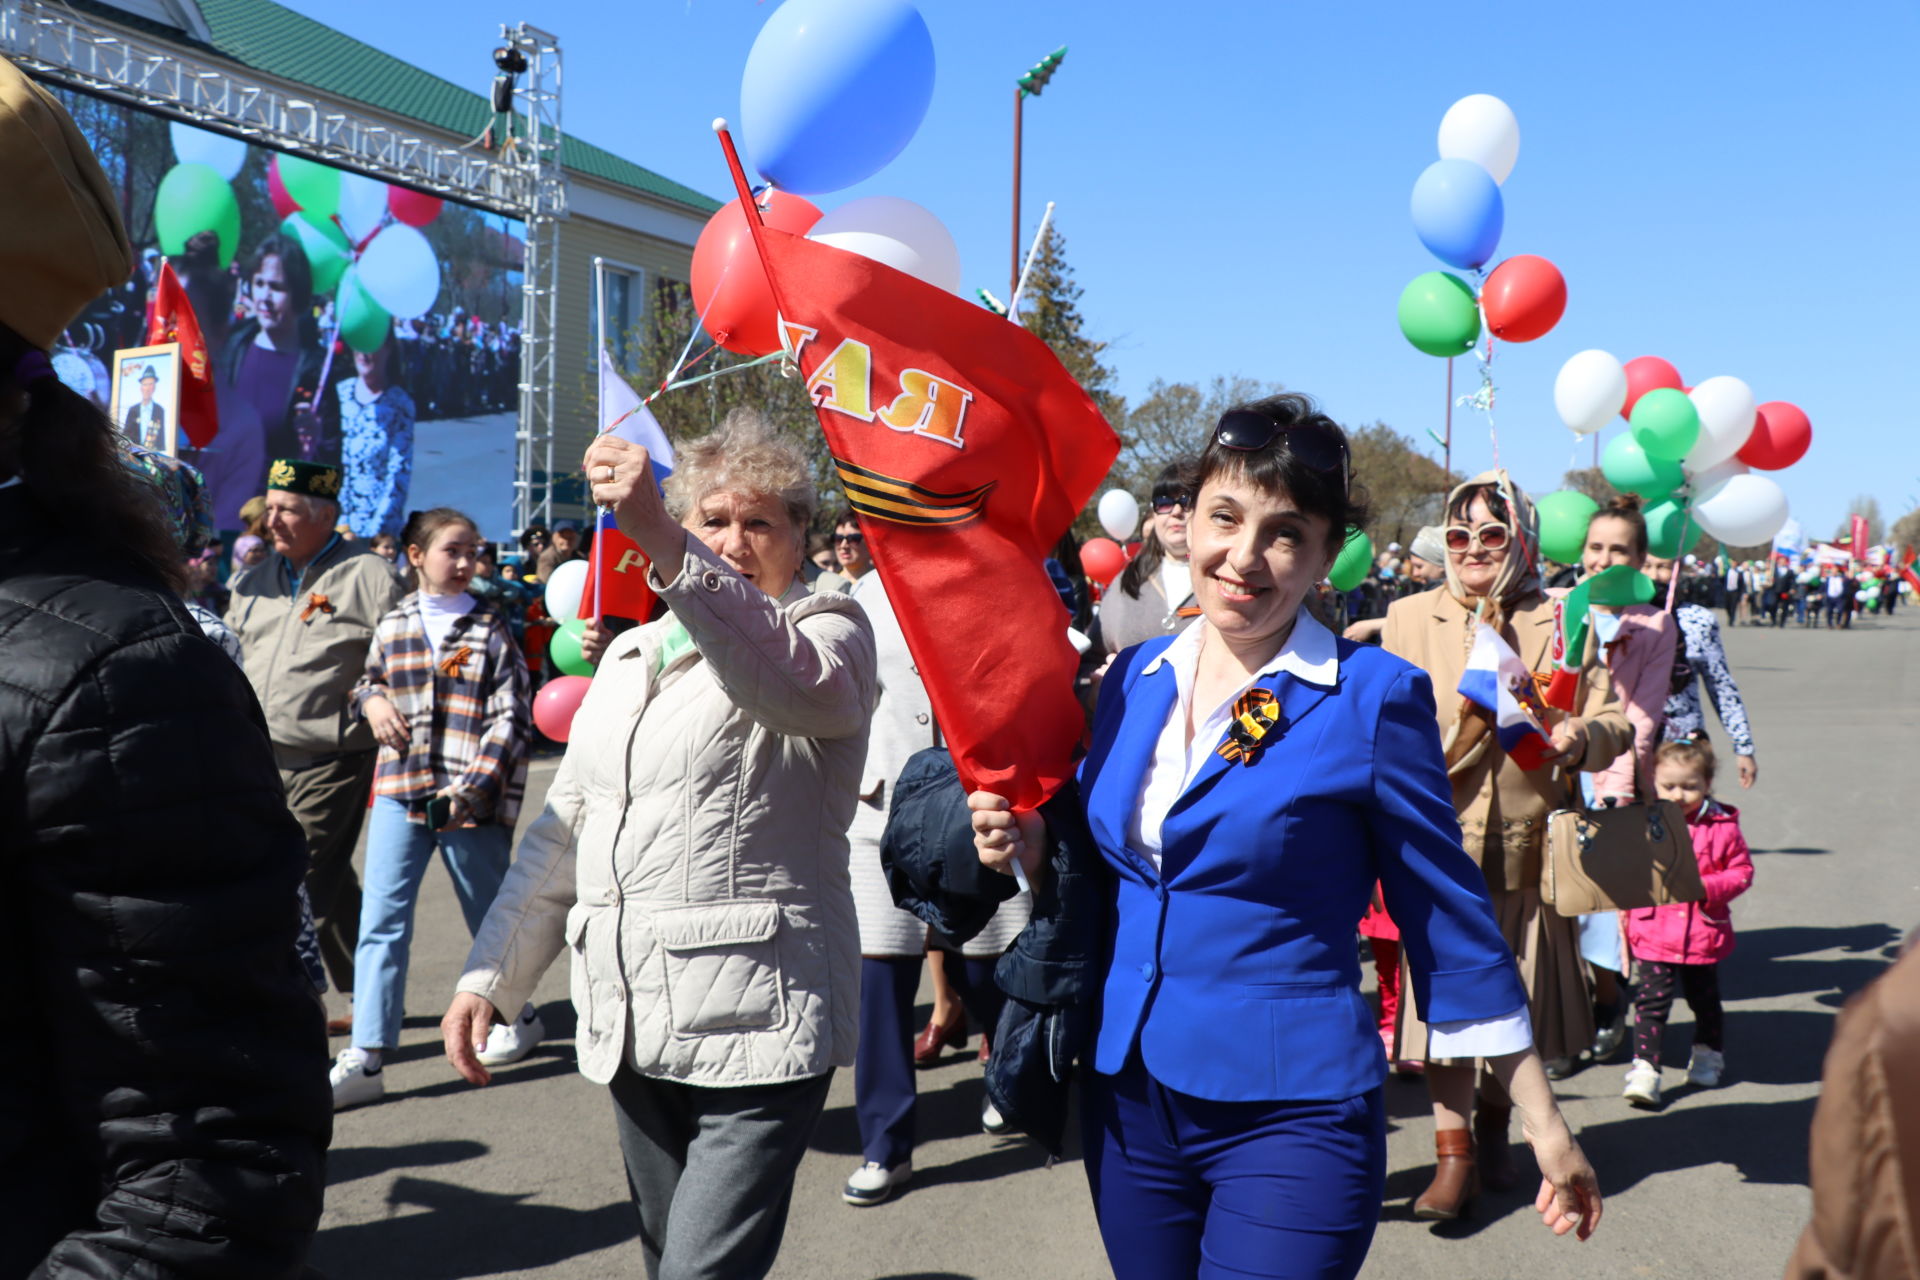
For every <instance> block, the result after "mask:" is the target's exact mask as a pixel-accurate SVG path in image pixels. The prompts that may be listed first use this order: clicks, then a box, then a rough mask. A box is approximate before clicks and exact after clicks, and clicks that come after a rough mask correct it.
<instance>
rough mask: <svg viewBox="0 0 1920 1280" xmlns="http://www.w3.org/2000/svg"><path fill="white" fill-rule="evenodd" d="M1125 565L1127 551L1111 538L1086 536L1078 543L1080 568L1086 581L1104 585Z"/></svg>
mask: <svg viewBox="0 0 1920 1280" xmlns="http://www.w3.org/2000/svg"><path fill="white" fill-rule="evenodd" d="M1126 567H1127V553H1126V552H1125V551H1123V550H1121V548H1120V544H1119V543H1117V542H1115V541H1114V540H1113V539H1112V538H1088V539H1087V540H1086V541H1085V542H1083V543H1081V544H1080V569H1081V572H1083V573H1085V574H1086V575H1087V581H1088V582H1095V583H1098V584H1099V585H1101V586H1103V587H1104V586H1106V585H1107V584H1108V583H1109V582H1112V581H1113V580H1114V578H1115V576H1116V575H1118V574H1119V572H1120V571H1121V570H1122V569H1124V568H1126Z"/></svg>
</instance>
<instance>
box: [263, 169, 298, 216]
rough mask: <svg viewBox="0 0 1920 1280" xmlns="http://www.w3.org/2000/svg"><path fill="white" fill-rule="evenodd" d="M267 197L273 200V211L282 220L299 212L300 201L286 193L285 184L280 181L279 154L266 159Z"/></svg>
mask: <svg viewBox="0 0 1920 1280" xmlns="http://www.w3.org/2000/svg"><path fill="white" fill-rule="evenodd" d="M267 199H269V200H271V201H273V212H274V214H275V215H276V216H277V217H279V219H280V220H281V221H282V222H284V221H286V220H287V219H288V218H290V217H292V216H293V215H294V214H295V213H297V212H299V209H300V202H299V201H298V200H295V199H294V198H293V197H292V196H291V195H288V194H287V184H286V183H284V182H282V181H280V157H279V156H274V157H273V158H272V159H270V160H268V161H267Z"/></svg>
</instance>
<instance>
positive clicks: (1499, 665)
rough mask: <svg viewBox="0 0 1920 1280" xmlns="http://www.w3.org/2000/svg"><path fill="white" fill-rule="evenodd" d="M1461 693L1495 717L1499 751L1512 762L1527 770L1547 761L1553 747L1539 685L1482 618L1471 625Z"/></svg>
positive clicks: (1517, 657) (1498, 634)
mask: <svg viewBox="0 0 1920 1280" xmlns="http://www.w3.org/2000/svg"><path fill="white" fill-rule="evenodd" d="M1459 692H1460V696H1461V697H1463V698H1466V699H1467V700H1468V701H1470V702H1472V703H1474V704H1476V705H1478V706H1481V707H1484V708H1486V710H1487V712H1488V713H1489V714H1490V715H1492V716H1493V722H1494V726H1495V728H1496V729H1497V731H1498V733H1499V735H1500V749H1501V750H1502V751H1504V752H1506V753H1507V756H1508V757H1509V758H1510V759H1511V760H1512V761H1513V762H1514V763H1515V764H1517V765H1519V766H1520V767H1521V768H1522V769H1526V770H1529V771H1531V770H1534V769H1538V768H1539V767H1540V766H1541V765H1542V764H1543V763H1545V761H1546V759H1547V755H1548V753H1549V752H1550V751H1551V747H1550V745H1549V743H1548V740H1547V730H1546V723H1545V722H1546V712H1547V709H1546V704H1545V703H1543V702H1542V701H1541V700H1540V688H1539V686H1538V685H1537V684H1535V683H1534V679H1533V672H1532V671H1530V670H1528V668H1527V664H1526V663H1524V662H1522V661H1520V655H1519V654H1517V653H1515V652H1514V651H1513V650H1512V649H1510V648H1508V647H1507V642H1506V641H1505V640H1502V639H1501V638H1500V633H1499V632H1497V631H1495V630H1494V629H1493V628H1492V627H1490V626H1488V625H1487V624H1486V623H1484V622H1482V623H1480V624H1478V625H1477V626H1476V627H1475V628H1474V632H1473V652H1472V653H1470V654H1468V655H1467V669H1466V672H1465V673H1464V674H1463V675H1461V677H1460V689H1459Z"/></svg>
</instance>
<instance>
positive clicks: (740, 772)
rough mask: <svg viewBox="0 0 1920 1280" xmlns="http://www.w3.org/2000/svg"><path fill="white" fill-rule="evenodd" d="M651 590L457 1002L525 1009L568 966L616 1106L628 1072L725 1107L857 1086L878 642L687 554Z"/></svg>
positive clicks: (696, 545) (691, 549) (601, 1077)
mask: <svg viewBox="0 0 1920 1280" xmlns="http://www.w3.org/2000/svg"><path fill="white" fill-rule="evenodd" d="M655 587H656V589H657V590H658V591H659V592H660V595H661V597H662V598H663V599H664V600H665V601H666V602H667V604H668V606H669V608H670V609H671V611H672V612H671V614H670V615H669V616H668V617H666V618H664V619H662V620H661V621H658V622H653V623H649V624H648V625H646V626H644V627H638V628H636V629H634V630H632V631H629V632H626V633H625V634H624V635H621V636H620V637H618V638H617V639H616V640H615V641H614V643H613V645H612V647H611V648H610V649H609V650H608V652H607V654H606V657H605V658H604V659H603V660H602V661H601V664H600V669H599V672H598V673H597V674H596V675H595V676H594V679H593V685H592V688H591V690H590V691H589V692H588V694H587V697H586V700H585V702H583V703H582V704H581V707H580V712H579V715H578V716H577V718H576V719H575V720H574V724H573V732H572V735H571V739H570V741H569V743H568V746H567V754H566V758H565V759H564V760H563V761H562V762H561V765H560V771H559V773H558V774H557V775H556V777H555V778H554V782H553V786H552V788H551V789H550V790H549V792H548V795H547V807H546V811H545V812H544V813H542V814H541V815H540V816H539V818H537V819H536V820H535V821H534V822H533V823H532V825H531V826H530V827H529V828H528V829H527V832H526V834H525V836H524V837H523V838H522V839H521V842H520V848H519V852H518V856H517V857H516V858H515V860H514V863H513V867H512V869H511V870H510V871H509V872H508V873H507V878H506V882H505V883H504V884H503V885H502V886H501V888H500V894H499V896H498V897H497V898H496V899H495V900H494V903H493V907H492V908H491V909H490V910H489V911H488V912H487V918H486V921H485V923H484V924H483V925H482V926H481V929H480V933H479V936H478V937H477V938H476V939H475V940H474V944H473V950H472V952H471V954H469V956H468V957H467V965H466V971H465V973H464V974H463V976H462V977H461V979H460V983H459V989H460V990H461V991H471V992H473V993H475V994H477V995H480V996H483V997H485V998H486V999H487V1000H489V1001H491V1002H492V1003H493V1005H494V1007H495V1008H497V1009H501V1010H506V1011H512V1010H517V1009H518V1008H520V1006H521V1003H522V1002H523V1001H525V1000H526V999H527V998H528V997H529V996H530V995H531V994H532V992H533V989H534V986H535V985H536V984H537V983H538V981H539V979H540V976H541V975H542V974H543V973H544V972H545V971H546V969H547V966H549V965H550V964H552V963H553V961H554V960H555V959H556V958H557V957H558V956H559V955H560V953H561V952H562V951H565V952H567V953H568V956H569V958H570V960H571V962H572V967H573V1004H574V1008H575V1010H576V1011H577V1013H578V1015H579V1025H578V1032H577V1036H576V1042H575V1043H576V1049H577V1052H578V1054H579V1059H580V1072H581V1074H582V1075H584V1076H586V1077H587V1078H588V1079H589V1080H593V1081H596V1082H599V1083H603V1084H604V1083H606V1082H607V1081H609V1080H611V1079H612V1078H613V1076H614V1073H615V1071H616V1070H617V1069H618V1068H619V1065H620V1063H621V1061H622V1057H623V1055H624V1059H625V1061H626V1062H627V1063H628V1064H629V1065H630V1066H631V1067H632V1068H633V1069H634V1070H636V1071H638V1072H640V1073H641V1074H643V1075H649V1076H658V1077H664V1078H667V1079H672V1080H680V1081H684V1082H686V1083H688V1084H698V1085H709V1086H727V1085H755V1084H775V1083H779V1082H782V1081H788V1080H797V1079H802V1078H805V1077H808V1076H816V1075H819V1074H821V1073H822V1072H825V1071H826V1070H828V1069H829V1068H831V1067H836V1066H851V1065H853V1051H854V1042H855V1037H856V1034H857V1028H858V1020H859V1018H858V1015H859V1002H860V931H859V926H858V924H857V923H856V921H855V918H854V909H853V894H852V890H851V888H850V887H849V885H848V879H847V827H848V824H849V823H850V822H851V821H852V818H853V810H854V805H855V803H856V801H857V793H858V788H859V785H860V777H861V769H862V767H863V765H864V763H865V756H866V745H867V729H868V721H869V718H870V716H871V714H872V709H873V704H874V698H875V676H874V663H875V660H874V642H873V632H872V629H871V627H870V626H869V625H868V622H867V619H866V616H865V614H863V613H862V612H861V610H860V606H859V605H858V604H856V603H854V602H853V601H852V600H851V599H849V598H848V597H847V596H844V595H841V594H839V593H837V592H829V593H826V594H822V595H811V594H809V593H808V592H807V590H806V589H805V587H803V586H798V585H796V586H795V587H794V588H793V589H792V590H791V591H789V592H788V593H787V594H786V595H785V596H783V597H781V599H780V600H779V601H777V602H776V601H774V600H773V599H771V598H770V597H768V596H767V595H766V594H765V593H763V592H762V591H761V590H760V589H759V588H757V587H755V586H754V585H753V584H752V583H750V582H747V581H746V580H745V579H743V578H741V577H740V576H739V575H738V574H735V573H733V572H732V571H731V570H729V569H728V568H727V567H726V566H725V565H724V564H722V563H721V561H720V560H719V559H718V558H717V557H716V556H714V555H713V553H712V552H710V551H708V550H707V548H706V547H705V546H704V545H702V544H701V543H700V542H699V541H698V540H696V539H694V538H693V537H691V536H689V537H688V539H687V558H686V562H685V566H684V568H683V569H682V571H681V573H680V575H679V576H678V577H677V578H675V579H674V581H673V584H672V585H671V586H665V587H661V586H659V585H658V582H657V580H656V583H655ZM676 624H678V625H680V626H684V627H685V628H686V632H687V636H688V637H689V638H690V639H691V640H692V642H693V643H692V647H690V648H684V649H683V650H682V651H680V652H678V653H677V656H676V654H675V646H674V645H673V643H672V641H673V638H674V631H675V628H676ZM663 657H664V658H665V659H666V661H665V664H664V665H663V663H662V659H663Z"/></svg>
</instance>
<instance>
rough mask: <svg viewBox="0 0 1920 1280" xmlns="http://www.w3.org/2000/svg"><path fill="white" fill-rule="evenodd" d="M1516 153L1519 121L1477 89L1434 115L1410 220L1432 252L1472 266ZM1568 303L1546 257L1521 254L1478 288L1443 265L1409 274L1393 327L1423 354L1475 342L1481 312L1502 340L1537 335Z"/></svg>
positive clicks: (1445, 352) (1500, 218)
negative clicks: (1434, 131)
mask: <svg viewBox="0 0 1920 1280" xmlns="http://www.w3.org/2000/svg"><path fill="white" fill-rule="evenodd" d="M1519 155H1520V122H1519V121H1518V120H1516V119H1515V118H1514V115H1513V110H1512V108H1510V107H1508V106H1507V104H1506V103H1504V102H1502V101H1501V100H1500V99H1498V98H1496V97H1493V96H1492V95H1491V94H1485V93H1476V94H1473V95H1471V96H1470V97H1465V98H1462V99H1460V101H1458V102H1456V103H1454V104H1453V106H1451V107H1449V108H1448V109H1447V114H1446V115H1445V116H1444V117H1443V118H1442V119H1441V121H1440V159H1439V160H1437V161H1436V162H1434V163H1433V164H1431V165H1428V166H1427V169H1426V172H1424V173H1422V174H1421V175H1420V180H1419V181H1418V182H1415V183H1414V184H1413V229H1414V231H1415V233H1416V234H1418V235H1419V237H1420V242H1421V243H1422V244H1424V245H1426V247H1427V249H1428V251H1429V252H1431V253H1432V254H1433V256H1434V257H1436V258H1438V259H1440V260H1441V261H1442V262H1444V263H1446V264H1447V265H1448V266H1451V267H1459V268H1461V269H1463V270H1469V271H1473V272H1475V273H1479V272H1480V271H1482V269H1483V268H1484V267H1485V266H1486V264H1487V263H1488V262H1489V261H1491V260H1492V258H1493V254H1494V250H1495V249H1496V248H1497V247H1498V246H1499V244H1500V232H1501V229H1502V227H1503V226H1504V224H1505V221H1506V206H1505V204H1504V202H1503V201H1502V198H1501V194H1500V187H1501V184H1503V183H1504V182H1506V180H1507V175H1509V174H1510V173H1512V172H1513V165H1514V161H1515V160H1517V159H1518V158H1519ZM1566 309H1567V282H1566V279H1565V278H1564V277H1563V276H1562V275H1561V274H1560V269H1559V268H1558V267H1556V266H1554V265H1553V264H1552V263H1551V262H1548V261H1547V260H1546V259H1545V258H1541V257H1536V256H1535V255H1533V254H1529V253H1523V254H1517V255H1515V256H1514V257H1511V258H1508V259H1507V260H1506V261H1504V262H1502V263H1501V264H1500V265H1499V266H1497V267H1495V268H1494V269H1493V270H1492V271H1491V272H1489V273H1487V274H1486V275H1485V277H1484V283H1483V284H1482V286H1481V289H1480V292H1479V294H1478V296H1476V295H1475V293H1474V291H1473V288H1472V286H1470V285H1469V284H1468V283H1467V282H1466V281H1465V280H1462V279H1461V278H1460V277H1459V276H1457V275H1454V274H1452V273H1451V272H1446V271H1428V272H1425V273H1423V274H1421V275H1418V276H1415V277H1414V278H1413V280H1412V282H1411V283H1409V284H1408V285H1407V287H1406V288H1405V289H1404V290H1402V291H1401V293H1400V317H1399V318H1400V332H1401V333H1402V334H1404V335H1405V336H1406V339H1407V341H1408V342H1410V343H1412V344H1413V345H1414V347H1415V348H1417V349H1418V350H1420V351H1424V352H1425V353H1426V354H1428V355H1430V356H1441V357H1445V358H1450V357H1453V356H1458V355H1464V354H1466V353H1467V352H1469V351H1471V350H1473V348H1474V346H1475V345H1476V344H1477V343H1478V342H1479V340H1480V329H1481V323H1482V317H1483V316H1484V319H1485V324H1486V329H1487V332H1489V333H1491V334H1492V335H1493V336H1494V337H1496V338H1498V339H1500V340H1501V341H1502V342H1532V341H1533V340H1534V339H1535V338H1540V337H1544V336H1545V335H1546V334H1547V333H1548V332H1549V331H1551V330H1552V328H1553V326H1554V325H1556V324H1558V323H1560V317H1561V316H1562V315H1563V314H1564V313H1565V312H1566Z"/></svg>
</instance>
